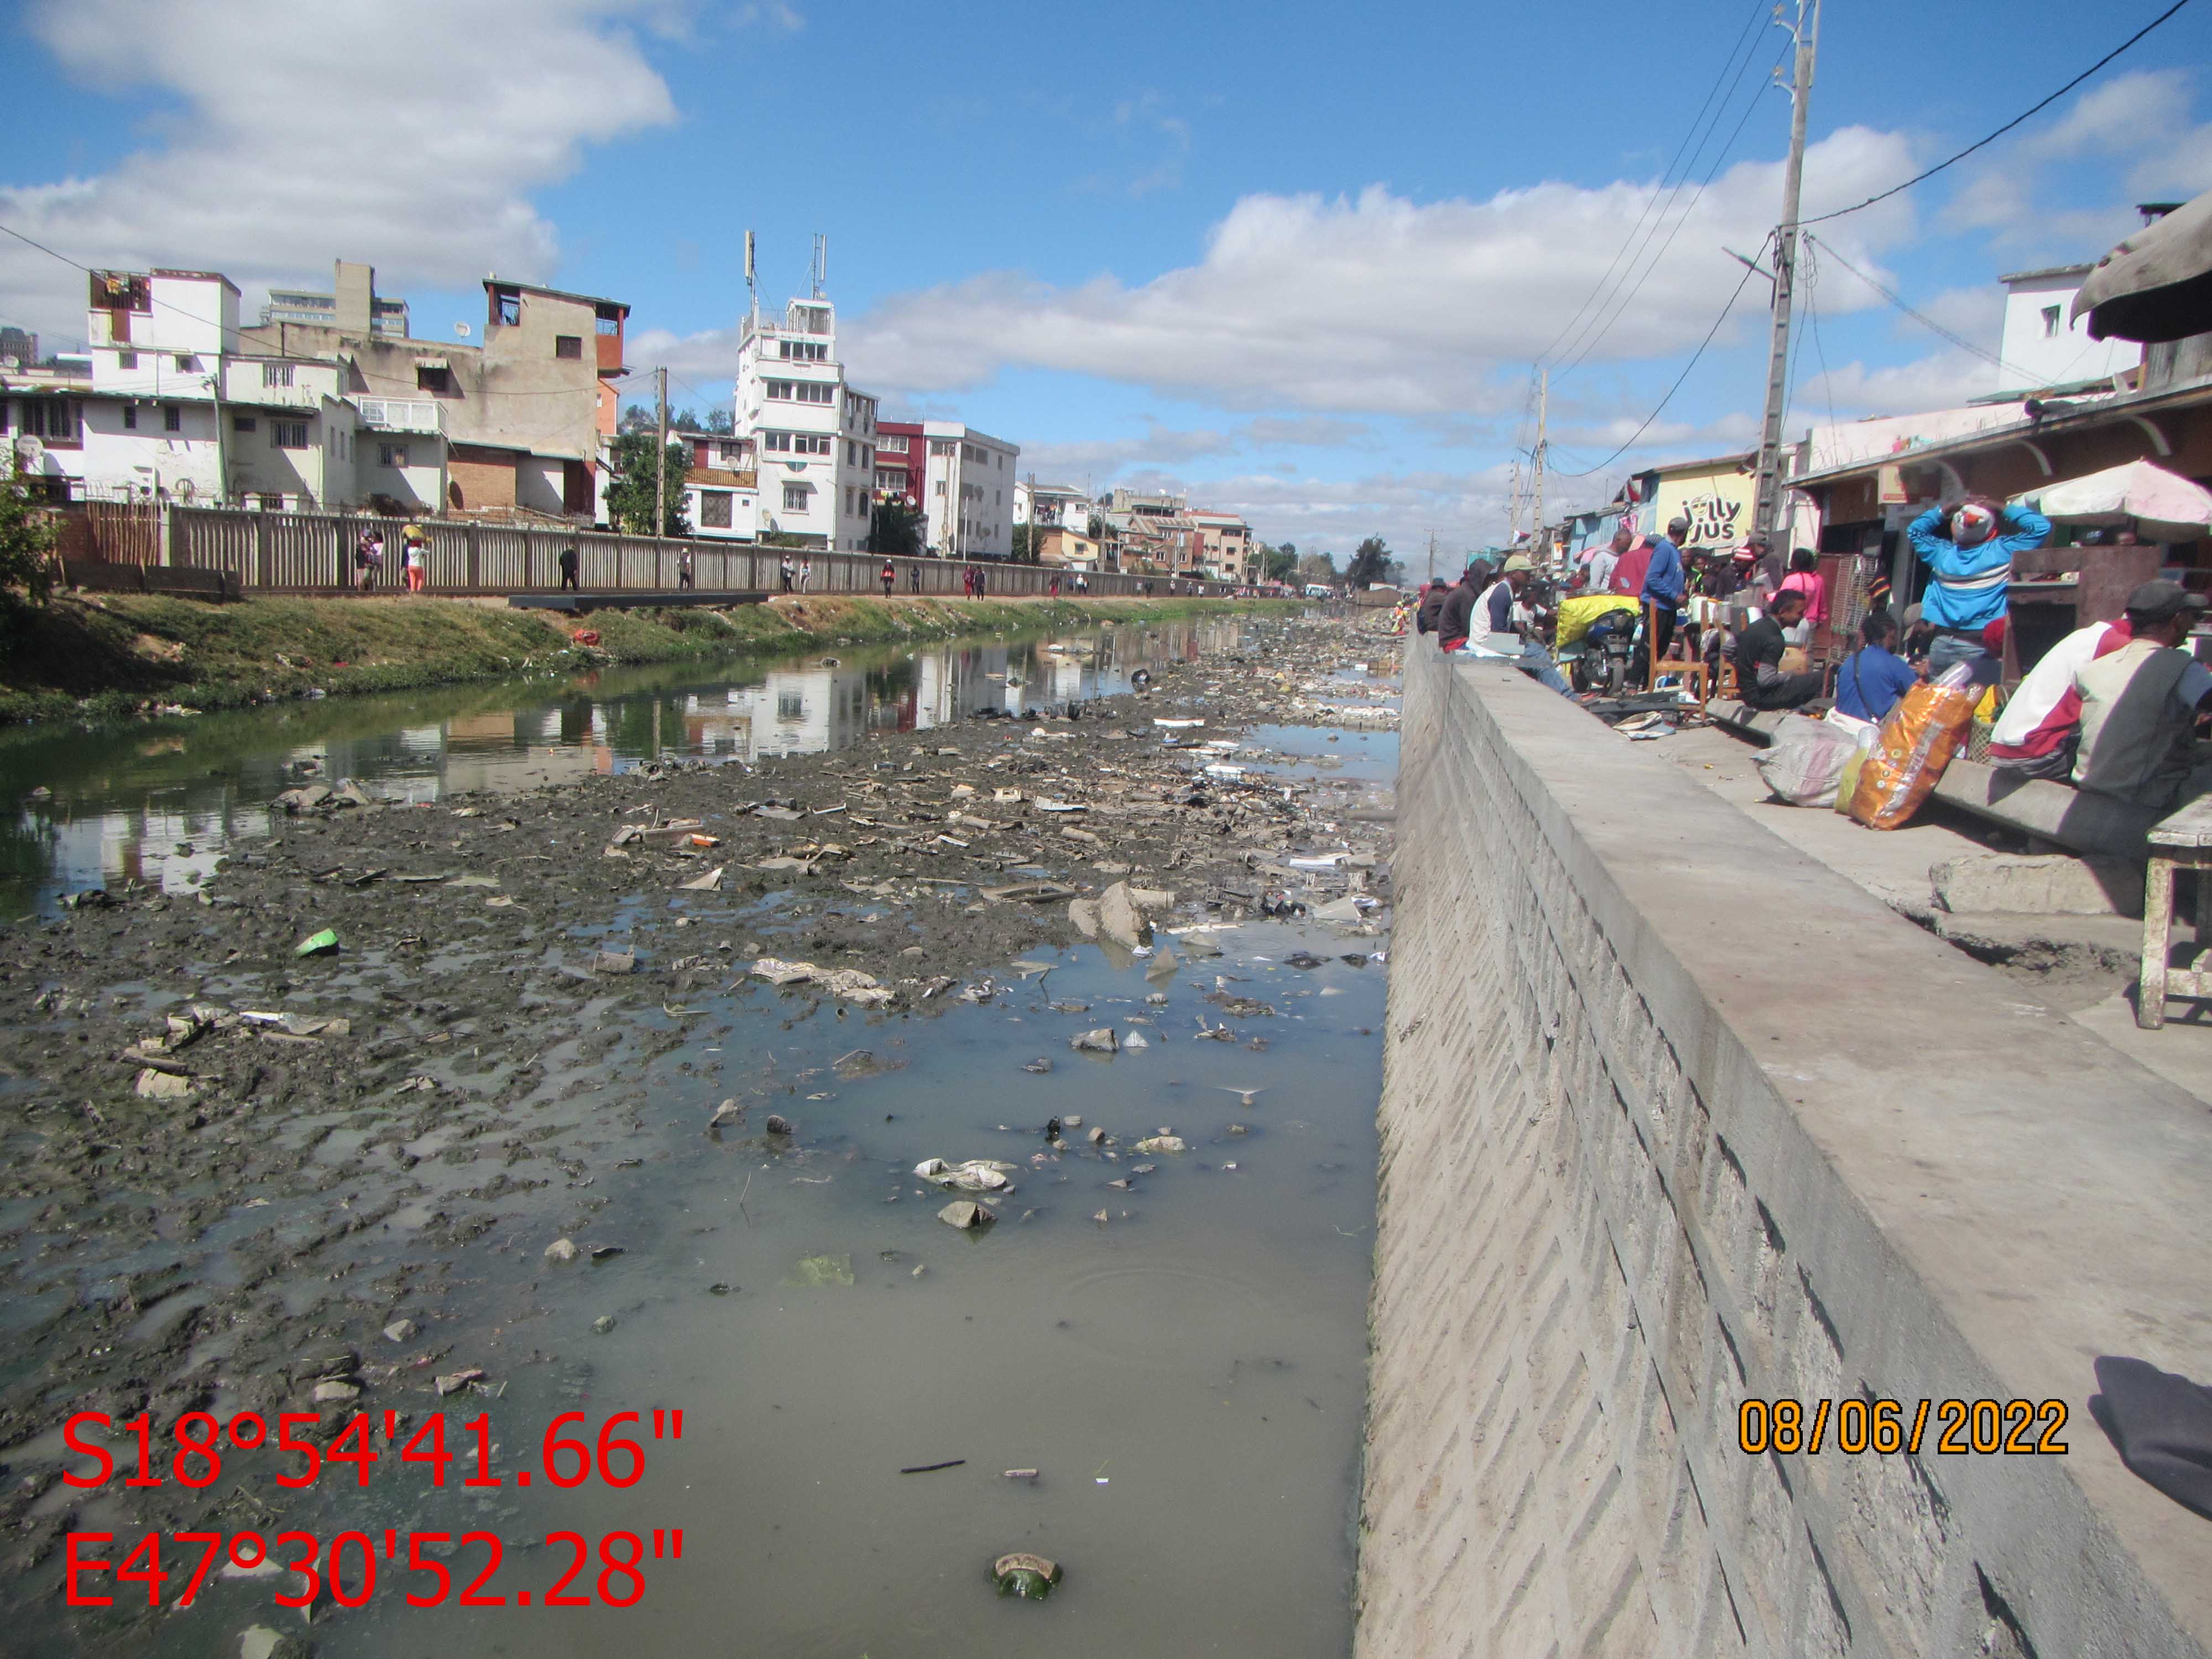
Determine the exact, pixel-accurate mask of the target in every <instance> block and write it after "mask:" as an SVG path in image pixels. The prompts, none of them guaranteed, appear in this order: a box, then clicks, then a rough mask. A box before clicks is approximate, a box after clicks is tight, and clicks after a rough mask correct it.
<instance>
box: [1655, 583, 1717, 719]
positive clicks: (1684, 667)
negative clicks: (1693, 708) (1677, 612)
mask: <svg viewBox="0 0 2212 1659" xmlns="http://www.w3.org/2000/svg"><path fill="white" fill-rule="evenodd" d="M1645 614H1646V616H1647V617H1648V616H1649V614H1650V607H1649V606H1646V607H1645ZM1644 650H1645V653H1646V656H1647V658H1648V659H1649V661H1650V674H1649V676H1648V677H1647V678H1645V680H1644V689H1645V690H1650V691H1656V690H1658V689H1659V677H1660V676H1661V675H1662V674H1680V676H1681V677H1682V684H1683V687H1684V689H1685V690H1687V689H1688V686H1689V683H1690V681H1691V680H1692V678H1694V679H1696V681H1697V682H1698V707H1699V709H1703V708H1705V705H1706V704H1707V703H1708V702H1711V701H1712V695H1713V691H1712V687H1711V684H1709V683H1708V681H1709V679H1710V677H1711V670H1709V669H1708V668H1707V667H1706V666H1705V659H1704V658H1703V657H1696V658H1692V659H1688V660H1686V661H1685V660H1682V659H1678V658H1674V657H1662V656H1661V655H1660V654H1659V635H1657V634H1656V632H1654V631H1652V630H1651V629H1648V628H1647V629H1645V630H1644Z"/></svg>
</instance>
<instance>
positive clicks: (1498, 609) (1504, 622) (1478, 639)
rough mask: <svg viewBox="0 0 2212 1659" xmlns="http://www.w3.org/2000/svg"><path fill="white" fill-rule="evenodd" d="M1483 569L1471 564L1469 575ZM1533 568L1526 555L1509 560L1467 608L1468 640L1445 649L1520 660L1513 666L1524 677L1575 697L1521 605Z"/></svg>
mask: <svg viewBox="0 0 2212 1659" xmlns="http://www.w3.org/2000/svg"><path fill="white" fill-rule="evenodd" d="M1479 568H1485V567H1482V566H1481V565H1480V562H1477V563H1475V564H1471V565H1469V566H1468V575H1470V576H1472V575H1474V574H1475V573H1476V571H1477V570H1478V569H1479ZM1534 568H1535V567H1534V565H1533V564H1531V563H1530V562H1528V555H1527V554H1526V553H1516V554H1513V555H1511V556H1510V557H1508V558H1507V559H1506V561H1505V563H1504V567H1503V568H1500V570H1499V571H1498V578H1497V580H1495V581H1493V582H1492V583H1491V584H1490V585H1489V586H1487V587H1486V588H1485V589H1484V590H1483V592H1482V593H1481V595H1480V597H1479V598H1478V599H1476V600H1475V601H1474V604H1473V605H1471V606H1469V607H1468V611H1467V613H1466V614H1467V622H1466V624H1465V625H1466V627H1467V628H1468V634H1467V635H1466V636H1465V637H1464V638H1462V639H1460V640H1459V641H1456V642H1452V641H1447V642H1446V643H1445V645H1444V649H1445V650H1447V651H1461V650H1465V649H1466V648H1467V647H1470V646H1474V647H1480V649H1482V650H1484V651H1489V652H1495V653H1498V654H1499V655H1502V656H1510V657H1515V658H1517V659H1518V660H1517V661H1516V663H1515V666H1516V667H1517V668H1519V669H1520V670H1521V671H1522V673H1524V674H1526V675H1528V677H1529V678H1531V679H1533V680H1535V681H1537V682H1538V683H1539V684H1543V685H1547V686H1549V687H1551V689H1552V690H1554V691H1556V692H1558V693H1559V695H1560V696H1563V697H1571V696H1574V688H1573V687H1571V686H1570V685H1569V684H1567V682H1566V678H1565V676H1564V675H1562V674H1561V673H1560V672H1559V665H1557V664H1556V663H1554V662H1553V660H1552V653H1550V652H1549V651H1547V650H1546V649H1545V648H1544V641H1543V640H1542V638H1541V636H1540V635H1539V634H1538V633H1537V631H1536V623H1535V620H1534V617H1532V616H1531V615H1530V613H1529V611H1528V609H1527V608H1526V607H1525V606H1523V605H1522V604H1521V603H1520V599H1521V595H1522V592H1523V590H1525V589H1526V588H1527V586H1528V578H1529V575H1530V574H1531V573H1532V572H1533V571H1534Z"/></svg>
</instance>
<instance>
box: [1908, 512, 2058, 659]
mask: <svg viewBox="0 0 2212 1659" xmlns="http://www.w3.org/2000/svg"><path fill="white" fill-rule="evenodd" d="M1943 528H1944V513H1943V509H1942V507H1929V509H1928V510H1927V511H1926V512H1925V513H1922V514H1921V515H1920V516H1919V517H1918V518H1917V519H1915V520H1913V521H1912V523H1911V525H1910V526H1907V528H1906V530H1905V535H1906V537H1907V538H1909V539H1910V540H1911V543H1912V550H1913V551H1914V552H1915V553H1917V555H1919V556H1920V562H1922V563H1923V564H1924V565H1926V566H1927V567H1928V591H1927V592H1924V593H1923V594H1922V595H1921V596H1920V615H1921V618H1922V620H1923V621H1924V622H1926V623H1928V624H1929V626H1930V627H1932V628H1933V629H1935V630H1936V637H1935V639H1934V640H1933V641H1932V642H1930V644H1929V647H1928V671H1929V674H1930V675H1931V676H1932V675H1938V674H1941V673H1942V671H1944V670H1945V669H1947V668H1948V667H1950V666H1951V665H1953V664H1954V663H1960V662H1965V661H1966V659H1968V658H1970V657H1976V656H1979V655H1980V654H1981V651H1982V630H1983V629H1984V628H1987V627H1988V626H1989V625H1990V623H1993V622H1995V621H1996V620H1997V619H1998V618H1999V617H2002V616H2003V615H2004V614H2005V598H2006V594H2007V593H2008V591H2009V590H2010V586H2011V583H2012V562H2013V556H2014V555H2015V554H2019V553H2028V552H2033V550H2035V549H2037V548H2039V547H2040V546H2042V545H2043V544H2044V543H2045V542H2047V541H2049V540H2050V539H2051V520H2048V519H2046V518H2045V517H2044V516H2043V514H2041V513H2037V512H2034V511H2033V510H2032V509H2030V508H2028V507H2003V506H2000V505H1999V504H1998V503H1997V502H1996V501H1990V500H1989V499H1988V498H1987V497H1985V496H1981V495H1974V496H1969V497H1968V498H1967V499H1966V501H1965V502H1963V503H1962V504H1961V505H1960V507H1958V509H1957V510H1956V511H1954V513H1951V514H1950V524H1949V528H1950V532H1951V533H1950V535H1949V536H1948V537H1946V536H1944V535H1943V534H1942V530H1943Z"/></svg>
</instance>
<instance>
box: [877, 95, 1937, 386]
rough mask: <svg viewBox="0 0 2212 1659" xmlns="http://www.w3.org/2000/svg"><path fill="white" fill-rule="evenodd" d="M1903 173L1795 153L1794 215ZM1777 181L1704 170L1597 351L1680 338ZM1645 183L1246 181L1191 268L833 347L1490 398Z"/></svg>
mask: <svg viewBox="0 0 2212 1659" xmlns="http://www.w3.org/2000/svg"><path fill="white" fill-rule="evenodd" d="M1910 171H1911V154H1910V152H1909V149H1908V148H1907V145H1906V143H1905V139H1904V138H1903V137H1900V136H1899V135H1896V134H1893V133H1879V132H1875V131H1869V129H1866V128H1863V127H1850V128H1846V129H1844V130H1843V131H1839V132H1837V133H1835V134H1832V136H1830V137H1827V138H1826V139H1823V140H1822V141H1821V142H1820V143H1818V144H1816V145H1814V147H1813V149H1812V150H1811V151H1810V152H1808V159H1807V169H1806V177H1807V188H1806V197H1807V204H1808V211H1814V212H1817V211H1818V210H1820V208H1821V207H1822V206H1832V205H1839V204H1842V203H1844V202H1845V201H1848V200H1850V199H1853V198H1854V197H1857V196H1862V195H1865V194H1869V193H1870V192H1871V191H1873V190H1875V189H1878V188H1880V187H1881V186H1882V185H1888V184H1892V183H1894V182H1895V180H1896V179H1898V178H1899V177H1901V176H1903V175H1904V174H1905V173H1908V172H1910ZM1780 188H1781V164H1780V163H1779V162H1755V161H1747V162H1742V163H1740V164H1738V165H1737V166H1735V167H1731V168H1729V170H1728V171H1727V172H1726V173H1723V174H1722V175H1721V176H1720V177H1719V178H1718V179H1716V180H1715V181H1714V183H1713V185H1712V187H1711V189H1709V190H1708V191H1705V194H1704V196H1703V197H1701V198H1700V199H1699V200H1698V202H1697V203H1696V204H1695V205H1694V206H1693V207H1691V208H1690V209H1689V210H1687V212H1686V213H1683V214H1680V230H1679V232H1678V233H1674V238H1673V240H1672V241H1671V243H1668V241H1667V234H1668V233H1662V235H1661V237H1660V238H1659V239H1658V240H1655V241H1653V242H1651V243H1650V245H1649V246H1648V248H1647V249H1646V250H1645V257H1646V258H1649V259H1650V263H1651V265H1652V271H1651V275H1650V276H1649V277H1648V278H1647V279H1645V280H1644V283H1643V285H1642V287H1641V289H1639V290H1638V293H1637V295H1636V298H1635V302H1634V303H1633V304H1632V305H1630V306H1628V307H1626V309H1625V310H1624V311H1623V313H1622V314H1621V317H1620V321H1619V323H1618V324H1616V325H1614V327H1613V330H1612V331H1611V332H1610V334H1609V335H1608V337H1607V338H1606V339H1605V340H1604V341H1603V343H1601V345H1600V346H1598V347H1597V348H1596V349H1595V350H1594V351H1593V353H1592V360H1593V361H1608V360H1619V359H1624V358H1641V357H1650V356H1659V355H1662V354H1666V353H1669V352H1674V351H1677V350H1680V349H1684V348H1686V347H1687V346H1690V345H1693V344H1695V343H1696V342H1697V341H1698V340H1699V338H1701V337H1703V336H1704V334H1705V331H1706V330H1707V329H1708V328H1710V327H1711V325H1712V320H1713V318H1714V316H1715V314H1716V313H1717V311H1718V310H1719V308H1720V307H1721V306H1722V304H1723V302H1724V301H1726V299H1727V297H1728V295H1729V293H1730V292H1731V291H1732V290H1733V289H1735V284H1736V278H1737V277H1739V276H1741V275H1742V272H1741V269H1740V268H1739V267H1738V266H1737V265H1736V264H1735V262H1734V261H1732V260H1730V259H1729V258H1728V257H1727V255H1725V254H1724V253H1723V252H1721V251H1720V248H1721V245H1722V244H1723V243H1728V244H1731V245H1734V246H1739V247H1743V248H1750V247H1754V246H1757V245H1758V243H1759V240H1760V238H1761V237H1762V236H1764V235H1765V231H1766V228H1767V226H1768V225H1769V224H1770V223H1771V221H1772V218H1773V216H1774V207H1775V203H1776V202H1777V200H1778V197H1779V193H1780ZM1654 189H1655V186H1654V185H1650V184H1649V183H1644V184H1632V183H1626V182H1623V183H1617V184H1613V185H1606V186H1603V187H1601V188H1597V189H1584V188H1582V187H1580V186H1577V185H1565V184H1542V185H1535V186H1533V187H1531V188H1529V189H1527V190H1518V191H1504V192H1501V193H1500V194H1498V195H1497V196H1494V197H1491V198H1489V199H1488V200H1486V201H1481V202H1470V201H1460V200H1454V201H1443V202H1435V203H1428V204H1421V203H1416V202H1412V201H1408V200H1407V199H1406V198H1404V197H1399V196H1395V195H1393V194H1392V193H1391V192H1390V191H1389V190H1387V189H1385V188H1384V187H1383V186H1381V185H1373V186H1370V187H1369V188H1368V189H1367V190H1365V191H1362V192H1361V193H1360V194H1359V195H1358V197H1354V198H1346V197H1336V198H1334V199H1328V198H1324V197H1320V196H1310V195H1309V196H1264V195H1263V196H1248V197H1243V198H1242V199H1241V200H1239V201H1238V202H1237V204H1235V205H1234V206H1233V207H1232V208H1231V210H1230V211H1229V214H1228V216H1226V217H1225V218H1224V219H1223V220H1222V221H1221V222H1219V223H1218V224H1217V225H1216V226H1214V228H1213V229H1212V232H1211V233H1210V234H1209V235H1208V237H1207V239H1206V249H1205V253H1204V257H1203V258H1202V259H1201V260H1200V262H1199V263H1198V264H1194V265H1186V266H1183V267H1181V268H1178V269H1176V270H1169V271H1167V272H1165V273H1164V274H1163V275H1161V276H1157V277H1154V278H1153V279H1152V280H1151V281H1149V282H1146V283H1140V284H1138V285H1135V286H1132V285H1130V284H1128V283H1124V282H1123V281H1121V279H1120V278H1118V277H1116V276H1112V275H1110V274H1102V275H1100V276H1096V277H1094V278H1092V279H1091V280H1090V281H1089V282H1086V283H1081V284H1079V285H1077V286H1073V287H1058V286H1054V285H1053V284H1050V283H1043V282H1040V281H1038V280H1036V279H1035V278H1033V277H1030V276H1024V275H1021V274H1019V273H1017V272H1013V271H994V272H988V273H985V274H983V275H980V276H974V277H971V278H969V279H967V280H966V281H963V282H960V283H949V284H945V285H943V286H940V287H937V288H933V289H924V290H921V291H920V292H917V293H913V294H908V295H899V296H896V297H894V298H892V299H890V300H889V301H885V302H884V303H883V304H881V305H879V306H878V307H875V308H874V309H873V310H872V311H870V312H868V313H866V314H864V315H862V316H860V317H859V318H858V319H847V322H846V332H847V336H848V340H847V355H848V359H849V360H850V361H851V362H853V363H854V366H855V372H856V374H858V375H859V376H860V378H861V379H862V380H864V381H866V383H868V384H871V385H875V386H883V387H885V388H887V389H890V390H896V391H901V392H950V391H958V390H963V389H967V388H970V387H974V386H980V385H982V384H985V383H987V381H989V380H991V379H992V377H993V376H994V375H995V374H997V373H998V372H999V371H1000V369H1001V368H1007V367H1010V366H1019V367H1030V368H1055V369H1062V370H1069V371H1073V372H1077V373H1082V374H1095V375H1098V376H1101V377H1103V378H1104V379H1108V380H1120V381H1125V382H1128V383H1132V384H1135V385H1139V386H1146V387H1148V388H1151V389H1153V390H1155V391H1158V392H1162V393H1172V394H1189V395H1197V396H1202V397H1205V398H1208V399H1210V400H1212V401H1213V402H1215V403H1218V404H1222V405H1224V406H1225V407H1229V408H1245V409H1251V408H1268V407H1281V406H1285V405H1288V406H1291V407H1293V408H1298V409H1306V410H1334V411H1342V412H1346V413H1364V412H1369V411H1387V412H1398V413H1413V414H1430V413H1444V412H1456V411H1464V410H1470V409H1476V410H1480V409H1485V408H1487V409H1489V410H1492V411H1493V412H1494V411H1496V410H1499V409H1501V408H1503V407H1504V405H1505V404H1508V403H1517V400H1518V397H1519V392H1518V390H1517V387H1516V388H1513V389H1511V390H1506V389H1503V388H1501V386H1500V385H1499V384H1498V382H1497V381H1496V380H1495V379H1494V374H1495V371H1496V370H1497V369H1498V368H1499V367H1500V366H1501V365H1505V364H1514V363H1525V362H1528V360H1529V359H1531V358H1533V357H1534V356H1536V355H1537V354H1538V353H1539V352H1540V351H1541V350H1543V349H1545V347H1546V344H1547V342H1548V341H1550V340H1551V339H1552V338H1553V337H1554V336H1556V335H1557V334H1559V331H1561V330H1562V328H1564V327H1565V325H1567V324H1568V323H1569V321H1570V319H1571V317H1572V316H1573V313H1575V311H1576V308H1577V306H1578V305H1579V304H1580V302H1581V301H1582V300H1583V297H1584V296H1585V295H1588V294H1589V292H1590V291H1591V290H1592V289H1594V288H1595V287H1596V286H1597V284H1598V283H1599V281H1600V279H1601V276H1603V275H1604V273H1605V271H1606V270H1607V265H1608V264H1609V263H1610V262H1611V261H1612V259H1613V255H1614V252H1615V251H1616V250H1617V249H1618V248H1619V247H1620V246H1621V243H1622V240H1623V238H1624V236H1625V235H1626V232H1627V230H1628V228H1629V227H1630V226H1632V224H1634V223H1635V222H1636V221H1637V219H1638V215H1639V213H1640V212H1641V211H1642V210H1643V209H1644V207H1645V206H1646V205H1647V204H1648V203H1649V202H1650V200H1651V198H1652V192H1653V191H1654ZM1686 199H1687V198H1686V197H1685V200H1686ZM1668 225H1669V229H1670V231H1671V230H1672V228H1673V226H1674V220H1673V219H1670V220H1669V221H1668ZM1910 225H1911V207H1910V206H1909V205H1908V204H1905V202H1904V201H1903V200H1902V199H1901V198H1900V199H1899V201H1897V202H1895V203H1889V204H1883V205H1882V207H1881V208H1879V209H1875V210H1872V211H1870V212H1869V213H1865V214H1861V215H1857V216H1853V218H1851V219H1850V220H1849V221H1847V222H1843V223H1842V224H1840V225H1839V226H1838V228H1837V230H1836V233H1835V234H1836V238H1837V240H1838V242H1839V243H1841V244H1843V245H1844V246H1845V248H1846V249H1847V251H1849V252H1850V255H1851V257H1852V258H1854V260H1860V261H1864V260H1870V259H1871V258H1873V257H1874V255H1875V252H1876V251H1878V250H1879V249H1880V248H1881V247H1883V246H1888V245H1890V244H1892V243H1893V242H1895V241H1896V240H1898V239H1899V237H1901V236H1902V235H1903V234H1905V231H1906V230H1907V229H1908V228H1909V227H1910ZM1662 246H1665V247H1666V252H1665V253H1664V255H1663V257H1661V256H1660V255H1659V249H1660V248H1661V247H1662Z"/></svg>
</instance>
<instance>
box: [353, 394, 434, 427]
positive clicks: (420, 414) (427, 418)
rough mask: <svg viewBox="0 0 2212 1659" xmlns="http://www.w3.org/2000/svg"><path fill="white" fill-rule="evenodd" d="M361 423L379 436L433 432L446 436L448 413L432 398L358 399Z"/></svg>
mask: <svg viewBox="0 0 2212 1659" xmlns="http://www.w3.org/2000/svg"><path fill="white" fill-rule="evenodd" d="M356 403H357V404H358V406H359V408H360V410H361V423H362V425H363V426H366V427H371V428H374V429H375V430H377V431H379V432H435V433H436V434H438V435H440V436H443V435H444V434H445V430H446V411H445V410H443V409H442V408H441V407H440V406H439V404H438V403H437V401H436V399H435V398H359V399H356Z"/></svg>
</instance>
